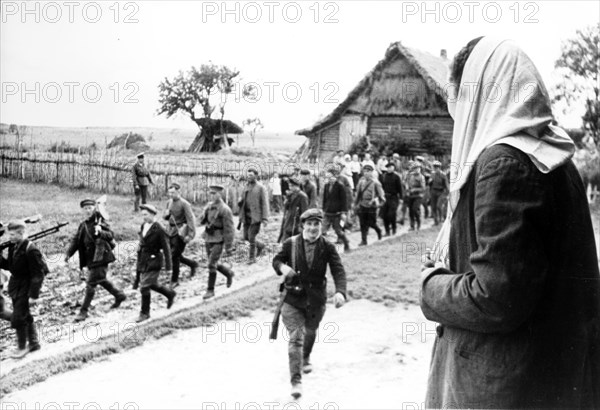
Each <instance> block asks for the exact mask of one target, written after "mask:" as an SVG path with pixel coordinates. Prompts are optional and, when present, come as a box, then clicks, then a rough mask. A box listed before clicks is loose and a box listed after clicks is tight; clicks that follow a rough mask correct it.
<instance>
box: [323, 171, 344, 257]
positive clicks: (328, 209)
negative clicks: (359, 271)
mask: <svg viewBox="0 0 600 410" xmlns="http://www.w3.org/2000/svg"><path fill="white" fill-rule="evenodd" d="M325 175H326V176H327V183H326V184H325V188H324V190H323V212H324V213H325V221H324V222H323V235H327V231H328V230H329V227H330V226H331V227H333V230H334V231H335V234H336V235H337V237H338V240H340V241H341V242H342V243H343V244H344V251H345V252H349V251H350V242H349V241H348V238H346V235H345V233H344V229H343V228H342V225H341V222H342V218H343V219H346V215H347V213H348V200H347V197H346V196H347V194H348V191H347V190H346V187H345V186H344V185H343V184H342V183H341V182H340V181H339V180H338V177H339V172H338V170H337V168H333V167H331V168H329V169H327V171H326V173H325Z"/></svg>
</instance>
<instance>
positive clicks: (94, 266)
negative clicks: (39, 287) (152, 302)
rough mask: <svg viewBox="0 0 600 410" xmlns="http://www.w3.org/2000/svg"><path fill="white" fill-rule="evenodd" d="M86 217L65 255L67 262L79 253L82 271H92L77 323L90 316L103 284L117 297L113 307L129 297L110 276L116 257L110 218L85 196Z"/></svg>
mask: <svg viewBox="0 0 600 410" xmlns="http://www.w3.org/2000/svg"><path fill="white" fill-rule="evenodd" d="M80 206H81V209H82V212H83V215H84V217H85V219H84V220H83V222H81V223H80V224H79V227H78V228H77V233H76V234H75V236H73V238H72V239H71V242H70V243H69V247H68V248H67V251H66V254H65V262H68V261H69V258H71V256H73V255H74V254H75V252H78V253H79V268H80V269H81V270H82V272H84V273H85V271H86V270H87V271H88V275H87V279H86V287H85V297H84V298H83V304H82V305H81V310H80V311H79V314H78V315H77V316H76V317H75V319H74V321H75V322H81V321H83V320H85V319H86V318H87V317H88V310H89V308H90V305H91V304H92V300H93V299H94V295H95V294H96V286H98V285H100V286H102V287H103V288H104V289H106V291H107V292H108V293H110V294H111V295H113V296H114V298H115V302H114V303H113V304H112V306H111V309H116V308H118V307H119V306H121V303H122V302H123V301H124V300H125V299H127V297H126V296H125V293H123V292H122V291H121V290H119V289H117V288H115V286H114V285H113V284H112V282H111V281H109V280H108V279H107V278H106V275H107V274H108V264H109V263H112V262H114V261H115V260H116V258H115V255H114V254H113V251H112V249H113V245H114V235H113V232H112V231H111V229H110V227H109V226H108V223H107V222H106V220H104V219H103V218H101V217H100V216H99V215H98V213H97V211H96V201H94V200H93V199H84V200H83V201H81V203H80Z"/></svg>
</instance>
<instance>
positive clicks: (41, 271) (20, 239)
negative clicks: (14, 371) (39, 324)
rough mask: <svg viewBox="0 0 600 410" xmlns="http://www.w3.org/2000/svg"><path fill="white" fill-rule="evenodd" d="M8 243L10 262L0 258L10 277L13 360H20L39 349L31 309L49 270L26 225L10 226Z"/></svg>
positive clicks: (21, 223) (17, 223) (14, 223)
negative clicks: (14, 342)
mask: <svg viewBox="0 0 600 410" xmlns="http://www.w3.org/2000/svg"><path fill="white" fill-rule="evenodd" d="M8 239H9V241H10V246H9V247H8V258H7V259H5V258H4V257H2V256H1V255H0V268H2V269H4V270H7V271H10V273H11V277H10V280H9V282H8V295H9V296H10V298H11V299H12V304H13V311H12V314H11V315H10V318H9V320H10V322H11V327H12V328H13V329H15V331H16V334H17V348H16V349H15V351H14V352H13V354H12V357H13V358H15V359H20V358H22V357H23V356H25V355H26V354H27V353H29V352H32V351H35V350H39V349H40V343H39V339H38V334H37V330H36V326H35V323H34V320H33V316H31V312H30V310H29V309H30V306H31V305H33V304H35V300H36V299H37V298H38V297H39V295H40V288H41V287H42V282H43V281H44V276H45V275H46V274H47V273H48V267H47V266H46V263H45V262H44V258H43V256H42V253H41V252H40V251H39V249H38V248H37V247H36V246H35V245H34V244H33V243H32V242H30V241H29V240H28V239H27V238H26V236H25V223H24V222H23V221H12V222H10V223H9V224H8ZM27 342H29V346H27Z"/></svg>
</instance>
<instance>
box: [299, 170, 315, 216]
mask: <svg viewBox="0 0 600 410" xmlns="http://www.w3.org/2000/svg"><path fill="white" fill-rule="evenodd" d="M300 182H301V183H302V184H301V185H300V188H302V191H304V193H305V194H306V196H307V197H308V208H316V207H317V197H318V194H317V186H316V185H315V183H314V182H312V181H311V180H310V170H308V169H306V168H305V169H303V170H302V171H300Z"/></svg>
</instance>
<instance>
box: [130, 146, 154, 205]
mask: <svg viewBox="0 0 600 410" xmlns="http://www.w3.org/2000/svg"><path fill="white" fill-rule="evenodd" d="M131 180H132V182H133V191H134V193H135V202H134V211H135V212H138V211H139V210H140V198H141V200H142V204H145V203H146V198H147V196H148V185H150V184H154V182H153V181H152V175H150V171H148V169H147V168H146V166H145V165H144V153H143V152H140V153H139V154H138V155H137V161H136V163H135V164H134V165H133V169H132V178H131Z"/></svg>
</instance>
